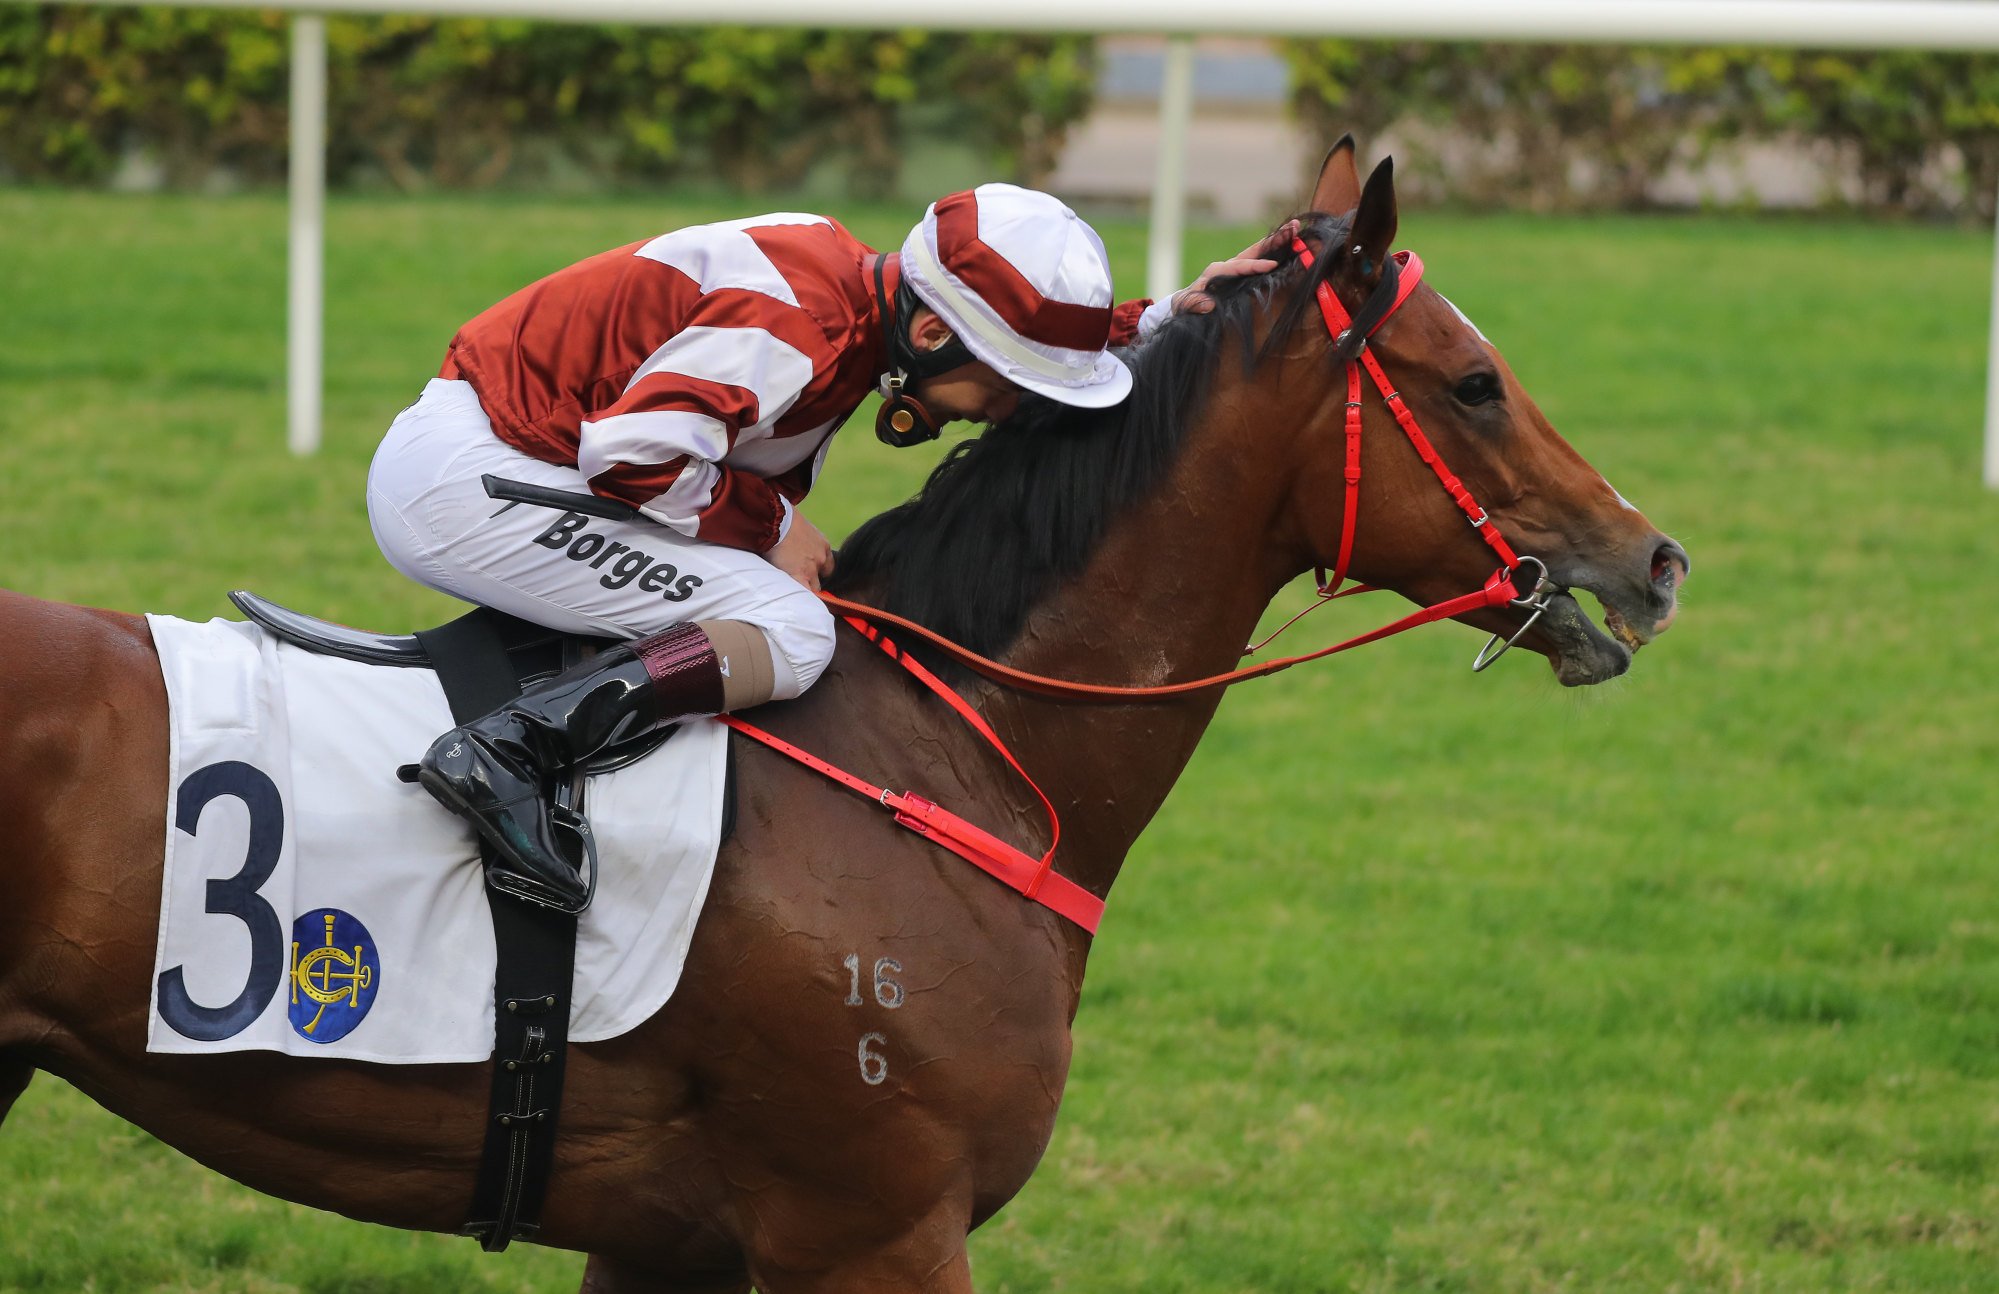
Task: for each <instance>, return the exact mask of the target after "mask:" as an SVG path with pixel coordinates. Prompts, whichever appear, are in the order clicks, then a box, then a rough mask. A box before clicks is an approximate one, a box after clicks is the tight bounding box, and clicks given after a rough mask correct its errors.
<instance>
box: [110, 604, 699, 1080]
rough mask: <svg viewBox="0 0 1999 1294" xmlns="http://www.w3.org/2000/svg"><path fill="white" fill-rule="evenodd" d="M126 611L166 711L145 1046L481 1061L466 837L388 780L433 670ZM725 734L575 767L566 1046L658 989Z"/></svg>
mask: <svg viewBox="0 0 1999 1294" xmlns="http://www.w3.org/2000/svg"><path fill="white" fill-rule="evenodd" d="M147 620H148V622H149V623H150V624H151V626H152V631H153V640H154V642H155V643H156V644H157V646H158V648H159V654H160V665H161V669H162V670H163V672H164V673H165V676H166V686H167V698H168V702H169V705H170V708H171V713H172V750H171V754H170V760H171V764H170V778H169V781H168V783H167V804H166V877H165V882H164V885H163V887H162V890H161V895H160V932H159V948H158V953H157V960H156V962H155V965H154V977H153V1000H152V1010H151V1013H150V1015H149V1017H148V1021H147V1039H146V1046H147V1050H149V1051H158V1052H177V1053H208V1052H217V1051H244V1050H263V1051H281V1052H286V1053H288V1054H290V1055H295V1056H337V1057H340V1058H343V1059H347V1060H366V1061H377V1062H386V1063H390V1064H412V1065H413V1064H430V1063H436V1062H448V1061H478V1060H484V1059H486V1058H487V1057H488V1056H490V1055H491V1054H492V1050H493V971H494V952H493V926H492V919H491V916H490V914H489V910H488V907H487V902H486V892H485V889H484V884H483V877H482V874H481V869H480V864H479V859H478V850H477V847H476V846H475V844H474V837H473V833H472V831H471V828H470V827H468V826H467V825H466V824H465V823H464V822H462V821H461V820H460V819H458V818H457V817H456V816H454V815H453V814H451V813H449V812H447V811H446V810H445V809H444V808H442V807H441V806H440V805H438V803H437V802H436V801H435V800H433V799H431V797H430V795H429V793H427V792H426V791H424V790H423V789H422V788H421V787H417V786H412V785H406V784H404V783H402V782H399V781H397V780H396V775H395V774H396V768H397V766H398V765H401V764H407V763H412V762H414V761H415V760H416V759H417V758H419V757H420V756H421V755H422V754H423V752H424V751H425V750H427V749H428V748H429V746H430V743H431V741H432V740H434V739H435V738H436V737H437V735H438V734H440V733H442V732H444V731H446V730H447V729H449V728H450V727H451V726H452V720H451V714H450V710H449V708H448V707H447V706H446V704H445V700H444V693H443V690H442V689H441V688H440V687H439V686H438V683H437V678H436V676H435V675H434V674H432V673H431V672H430V671H429V670H421V669H395V668H385V667H378V666H370V665H362V664H358V663H356V662H353V661H346V660H340V659H337V658H334V657H329V656H318V655H314V654H312V653H310V652H307V651H303V650H301V649H299V648H295V647H292V646H290V645H288V644H285V643H282V642H280V641H279V640H277V639H275V638H273V637H271V636H270V635H268V634H266V633H264V632H263V631H262V630H260V629H258V628H257V627H256V626H255V625H250V624H243V623H238V622H234V621H225V620H211V621H209V622H208V623H207V624H193V623H190V622H188V621H184V620H175V619H172V618H170V617H165V616H149V617H147ZM726 740H727V731H726V729H724V728H723V727H722V726H721V725H719V724H717V723H714V722H713V721H703V722H697V723H692V724H689V725H687V726H686V728H685V729H684V730H683V731H681V732H680V733H679V734H677V735H676V736H674V738H673V739H672V740H671V741H669V742H667V743H666V745H665V746H663V747H662V748H661V749H660V750H658V751H656V752H655V753H653V754H651V755H649V756H647V757H646V758H645V759H643V760H641V761H639V762H638V763H636V764H634V765H632V766H630V767H628V768H624V769H620V770H618V771H617V772H615V773H610V774H607V775H605V776H602V777H597V778H593V779H591V782H590V787H589V793H588V800H587V803H586V806H585V807H586V811H587V812H588V814H589V817H590V821H591V824H592V826H593V828H594V829H595V831H596V835H597V847H598V853H599V857H600V861H601V871H602V878H601V880H600V881H599V883H598V886H597V896H596V901H595V902H594V903H593V904H592V905H591V907H590V909H589V910H588V911H587V912H585V913H584V914H583V917H582V920H581V921H580V923H579V926H578V932H577V946H576V983H575V997H574V1007H573V1009H572V1010H571V1012H570V1038H571V1039H572V1040H574V1041H577V1042H595V1041H599V1040H602V1039H605V1038H613V1037H616V1036H617V1035H619V1034H621V1033H624V1032H626V1031H627V1030H629V1029H631V1028H633V1027H634V1026H636V1025H638V1024H640V1023H641V1022H643V1021H644V1020H646V1019H647V1018H648V1017H650V1016H651V1015H652V1014H653V1013H654V1012H655V1011H657V1010H659V1008H660V1007H661V1006H663V1005H664V1004H665V1003H666V1000H667V998H668V997H670V996H671V995H672V993H673V989H674V986H675V984H676V983H677V982H678V981H679V978H680V971H681V966H682V964H683V963H684V962H685V961H686V958H687V948H688V944H689V942H690V940H691V939H692V938H693V934H694V923H695V920H696V919H697V917H698V916H699V915H700V911H701V905H702V903H703V902H704V901H705V900H706V898H707V895H708V883H709V881H710V879H711V878H712V876H713V874H714V866H715V851H716V847H717V844H718V841H719V839H720V836H721V824H722V809H723V803H722V798H723V781H724V777H725V749H726V747H725V742H726Z"/></svg>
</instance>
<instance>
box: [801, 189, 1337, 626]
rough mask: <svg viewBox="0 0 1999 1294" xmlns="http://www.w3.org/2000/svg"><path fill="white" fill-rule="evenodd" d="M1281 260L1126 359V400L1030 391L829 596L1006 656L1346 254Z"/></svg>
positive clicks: (867, 534) (1321, 227)
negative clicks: (1238, 362)
mask: <svg viewBox="0 0 1999 1294" xmlns="http://www.w3.org/2000/svg"><path fill="white" fill-rule="evenodd" d="M1301 219H1302V220H1303V221H1304V227H1305V234H1304V237H1305V240H1306V242H1308V243H1310V244H1312V245H1313V246H1314V247H1315V248H1325V247H1333V248H1338V247H1341V246H1343V245H1344V243H1345V234H1346V229H1345V224H1344V222H1342V221H1338V220H1335V219H1333V218H1332V217H1329V216H1324V215H1320V214H1316V213H1315V214H1313V215H1310V216H1306V217H1302V218H1301ZM1274 259H1276V260H1278V261H1279V262H1280V264H1279V266H1278V268H1277V269H1275V270H1273V271H1271V272H1270V273H1268V274H1263V275H1257V276H1254V277H1250V278H1234V279H1217V280H1216V281H1215V282H1214V283H1212V284H1210V285H1209V291H1210V293H1211V294H1212V295H1213V296H1214V297H1215V303H1216V304H1215V309H1214V310H1213V311H1212V312H1210V313H1208V314H1191V315H1177V316H1175V317H1174V318H1172V319H1171V320H1169V321H1168V322H1167V323H1166V324H1164V325H1163V326H1161V327H1160V328H1159V329H1158V330H1157V331H1155V332H1154V333H1153V334H1152V336H1151V337H1149V338H1147V339H1146V341H1145V342H1144V344H1142V345H1139V346H1135V347H1132V348H1130V349H1128V350H1125V351H1122V352H1120V355H1121V357H1122V358H1123V359H1124V362H1125V363H1126V364H1127V365H1129V366H1130V368H1131V370H1132V379H1133V380H1132V390H1131V395H1130V396H1129V397H1128V398H1126V400H1125V401H1124V402H1123V403H1122V404H1119V405H1116V406H1114V407H1112V408H1109V409H1076V408H1071V407H1070V406H1068V405H1064V404H1058V403H1056V402H1055V401H1053V400H1049V399H1045V398H1043V397H1039V396H1034V395H1028V396H1024V397H1023V398H1022V400H1021V403H1020V408H1019V409H1018V410H1017V411H1016V412H1015V413H1014V415H1013V416H1012V417H1010V418H1008V419H1007V420H1006V421H1005V422H1002V423H999V424H997V425H996V426H993V427H990V428H988V429H987V430H986V431H985V433H984V434H982V435H980V436H978V437H977V438H975V439H972V440H967V441H964V442H962V443H960V444H958V445H956V446H954V447H953V448H952V450H951V452H950V453H948V454H946V455H945V456H944V461H943V462H941V463H939V464H938V465H937V467H936V470H934V471H933V472H931V474H930V479H929V480H928V481H926V482H924V485H923V488H922V489H921V490H919V491H918V492H917V493H916V495H915V496H914V497H912V498H911V499H910V500H909V501H908V502H906V503H903V504H901V505H899V506H897V507H894V508H891V509H889V510H888V511H887V512H884V513H882V514H881V515H879V516H877V517H875V518H873V519H872V520H870V521H868V522H866V523H865V524H863V525H862V526H861V527H860V529H858V530H856V531H855V532H854V533H853V535H852V536H851V537H849V538H848V540H847V542H846V543H845V544H844V545H842V546H841V548H840V553H839V562H838V566H837V568H836V570H835V573H834V576H833V579H832V581H831V582H830V585H829V587H830V589H831V591H832V592H835V593H841V594H850V595H851V594H856V593H860V592H865V593H866V594H867V595H868V597H869V599H870V600H871V601H872V602H873V603H874V604H875V605H877V606H880V607H883V608H885V609H887V610H890V611H893V612H895V613H897V614H898V615H903V616H907V617H908V618H910V619H912V620H915V621H917V622H919V623H921V624H924V625H927V626H929V627H930V628H932V629H935V630H936V631H937V632H939V633H941V634H944V635H946V636H947V637H950V638H954V639H956V640H957V641H958V642H960V643H963V644H964V645H966V646H967V647H970V648H971V649H972V650H974V651H977V652H981V653H983V654H985V655H989V656H995V655H998V654H999V653H1000V652H1002V651H1003V650H1005V648H1006V647H1007V646H1008V644H1010V643H1011V642H1012V641H1013V640H1014V638H1015V637H1017V636H1018V635H1019V633H1020V631H1021V629H1022V627H1023V626H1024V625H1025V623H1026V620H1027V615H1028V613H1029V612H1030V611H1031V610H1032V609H1033V608H1034V607H1035V606H1036V605H1037V604H1038V603H1039V602H1040V601H1041V600H1042V599H1043V598H1045V597H1047V596H1048V594H1049V593H1050V592H1051V591H1052V590H1053V588H1054V586H1055V585H1056V584H1057V583H1058V582H1060V581H1061V580H1064V579H1067V578H1069V577H1071V576H1073V575H1075V574H1077V573H1078V572H1079V571H1081V570H1082V568H1083V566H1084V564H1085V563H1086V562H1087V561H1088V560H1089V557H1090V554H1091V553H1093V552H1094V551H1095V550H1096V547H1097V544H1098V543H1099V542H1100V541H1101V540H1102V538H1103V536H1104V533H1105V531H1106V530H1107V529H1108V528H1109V526H1110V523H1111V522H1112V521H1113V520H1114V519H1115V518H1116V517H1117V516H1118V515H1119V514H1120V513H1121V512H1123V511H1124V510H1125V509H1126V508H1128V507H1130V506H1131V505H1132V504H1134V503H1136V502H1137V501H1138V500H1139V499H1141V498H1143V497H1144V496H1145V495H1146V494H1147V493H1148V492H1149V491H1150V490H1151V489H1152V488H1153V487H1154V486H1156V485H1157V484H1158V483H1159V482H1160V481H1161V480H1162V479H1163V478H1164V477H1165V475H1166V473H1167V471H1168V469H1169V468H1171V466H1172V465H1173V462H1174V459H1175V458H1176V457H1177V456H1178V454H1179V451H1180V446H1181V444H1182V442H1183V441H1184V440H1185V438H1186V433H1187V431H1188V429H1189V428H1190V427H1192V426H1193V425H1194V423H1195V422H1196V421H1197V420H1198V419H1199V416H1200V413H1201V410H1202V408H1203V407H1204V405H1205V404H1206V401H1207V396H1208V392H1209V389H1210V387H1211V385H1212V380H1213V378H1214V375H1215V372H1216V370H1217V368H1218V367H1219V356H1220V352H1221V350H1222V349H1223V346H1224V344H1225V343H1226V341H1227V340H1228V338H1229V337H1231V336H1233V337H1235V338H1236V339H1237V340H1238V342H1239V344H1240V346H1241V355H1242V363H1243V369H1244V372H1245V373H1247V372H1248V371H1249V370H1250V369H1251V368H1253V367H1254V366H1255V364H1256V362H1257V360H1258V359H1259V358H1260V356H1259V354H1258V351H1257V347H1256V338H1255V324H1256V318H1257V315H1258V314H1259V313H1260V312H1261V310H1262V308H1263V307H1264V306H1265V305H1266V304H1267V303H1268V302H1269V301H1270V299H1271V298H1272V297H1273V296H1275V295H1276V294H1277V293H1278V292H1280V291H1281V290H1283V289H1284V288H1286V287H1287V286H1289V285H1291V284H1294V283H1296V284H1299V290H1298V291H1296V292H1294V293H1293V294H1292V296H1291V298H1290V299H1289V300H1288V301H1287V302H1286V303H1285V305H1284V308H1283V312H1282V314H1280V315H1279V317H1278V318H1277V319H1275V320H1274V321H1273V322H1272V326H1271V329H1270V331H1269V333H1268V334H1267V339H1266V341H1265V344H1264V351H1265V352H1268V351H1269V350H1270V349H1271V348H1272V347H1274V346H1275V345H1276V344H1278V343H1279V342H1281V341H1282V340H1283V338H1284V337H1285V336H1287V335H1288V334H1289V333H1290V332H1291V330H1292V329H1293V328H1294V327H1295V326H1296V325H1297V323H1298V320H1299V318H1300V317H1301V316H1302V315H1303V314H1304V312H1305V310H1306V309H1307V307H1309V306H1310V305H1311V304H1312V299H1313V295H1312V287H1313V284H1314V283H1316V282H1317V280H1319V279H1320V278H1323V277H1324V276H1325V275H1326V274H1327V273H1329V272H1330V270H1331V267H1332V264H1333V261H1334V259H1335V258H1334V257H1332V256H1328V255H1319V256H1318V258H1317V260H1316V262H1315V263H1314V265H1313V267H1312V269H1311V270H1310V271H1309V273H1308V272H1306V271H1305V270H1303V269H1302V267H1301V266H1300V265H1299V264H1298V261H1297V258H1296V257H1295V255H1294V254H1293V253H1292V252H1290V251H1288V250H1287V251H1284V252H1282V253H1281V254H1279V255H1278V256H1276V257H1275V258H1274ZM1307 279H1309V280H1310V281H1309V282H1308V281H1306V280H1307Z"/></svg>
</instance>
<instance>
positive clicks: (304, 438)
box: [285, 13, 326, 455]
mask: <svg viewBox="0 0 1999 1294" xmlns="http://www.w3.org/2000/svg"><path fill="white" fill-rule="evenodd" d="M290 169H291V203H290V206H291V271H290V281H289V285H288V288H287V292H288V307H287V309H288V321H289V324H288V327H287V329H286V337H285V341H286V376H285V396H286V404H287V412H288V414H289V417H288V421H287V431H286V435H285V443H286V444H287V445H289V446H290V447H291V451H292V453H294V454H299V455H306V454H315V453H318V452H319V396H320V384H321V383H320V361H321V352H322V350H323V342H322V337H321V334H322V332H323V319H324V315H325V305H324V300H323V298H324V296H325V273H324V270H323V266H324V262H325V246H324V245H325V241H326V17H325V15H323V14H316V13H302V14H298V15H296V16H295V17H294V18H293V19H292V85H291V159H290Z"/></svg>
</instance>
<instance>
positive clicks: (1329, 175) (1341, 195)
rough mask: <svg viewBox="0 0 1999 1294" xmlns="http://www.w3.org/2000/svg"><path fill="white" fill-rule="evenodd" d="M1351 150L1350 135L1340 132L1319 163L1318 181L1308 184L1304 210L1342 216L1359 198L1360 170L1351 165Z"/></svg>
mask: <svg viewBox="0 0 1999 1294" xmlns="http://www.w3.org/2000/svg"><path fill="white" fill-rule="evenodd" d="M1353 152H1354V150H1353V136H1352V135H1342V136H1340V142H1339V143H1337V144H1334V145H1333V148H1332V151H1331V152H1329V153H1327V154H1326V160H1325V161H1323V162H1321V163H1319V181H1318V183H1317V184H1314V185H1313V186H1312V197H1311V199H1310V200H1309V201H1307V202H1306V203H1305V210H1307V211H1323V212H1325V213H1326V214H1327V215H1329V216H1344V215H1345V214H1346V213H1347V212H1349V211H1352V210H1353V209H1354V205H1355V204H1356V203H1358V202H1359V201H1360V172H1359V170H1357V169H1356V168H1355V166H1354V159H1353Z"/></svg>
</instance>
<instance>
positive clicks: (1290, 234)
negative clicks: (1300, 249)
mask: <svg viewBox="0 0 1999 1294" xmlns="http://www.w3.org/2000/svg"><path fill="white" fill-rule="evenodd" d="M1297 236H1298V222H1297V221H1295V220H1287V221H1285V222H1284V223H1283V224H1282V225H1280V226H1278V227H1277V228H1276V229H1274V230H1272V231H1271V232H1270V233H1268V234H1265V235H1264V236H1263V237H1262V238H1259V239H1257V240H1256V241H1255V242H1254V243H1251V244H1250V245H1249V246H1248V247H1245V248H1243V249H1242V251H1240V252H1238V253H1236V254H1235V255H1234V256H1232V257H1230V258H1229V259H1228V260H1225V261H1216V262H1215V263H1214V264H1212V265H1210V266H1208V268H1207V269H1205V270H1202V271H1201V276H1200V277H1199V278H1197V279H1195V280H1194V281H1193V282H1192V283H1189V284H1188V285H1187V286H1186V287H1184V288H1181V289H1180V290H1179V291H1178V292H1175V293H1174V294H1173V313H1174V314H1176V315H1204V314H1206V313H1208V312H1209V311H1210V310H1213V309H1214V308H1215V299H1214V298H1213V297H1211V296H1209V295H1208V291H1207V288H1208V283H1209V281H1210V280H1211V279H1220V278H1240V277H1242V276H1244V275H1249V274H1268V273H1270V271H1272V270H1274V269H1276V268H1277V262H1276V261H1275V260H1272V259H1271V257H1272V255H1273V254H1274V253H1276V252H1278V251H1280V250H1281V249H1283V248H1286V247H1289V246H1290V245H1291V240H1292V239H1294V238H1296V237H1297Z"/></svg>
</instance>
